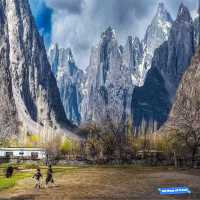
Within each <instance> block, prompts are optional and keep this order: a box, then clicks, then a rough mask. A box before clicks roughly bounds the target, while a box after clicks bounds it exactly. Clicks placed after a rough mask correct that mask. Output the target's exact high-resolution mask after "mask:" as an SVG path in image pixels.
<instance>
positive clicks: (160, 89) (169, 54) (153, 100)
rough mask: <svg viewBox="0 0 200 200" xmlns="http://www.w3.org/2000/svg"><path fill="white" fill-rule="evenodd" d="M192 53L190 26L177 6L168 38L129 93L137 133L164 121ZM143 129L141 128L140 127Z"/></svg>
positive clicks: (185, 16) (181, 7) (192, 43)
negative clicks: (144, 77) (142, 80)
mask: <svg viewBox="0 0 200 200" xmlns="http://www.w3.org/2000/svg"><path fill="white" fill-rule="evenodd" d="M194 52H195V45H194V26H193V22H192V18H191V16H190V13H189V10H188V9H187V8H186V7H185V6H184V5H183V4H181V6H180V8H179V11H178V15H177V18H176V20H175V21H174V23H173V25H172V28H171V31H170V35H169V39H168V41H166V42H164V43H163V44H162V45H161V46H160V47H159V48H158V49H156V51H155V53H154V57H153V59H152V67H151V69H150V70H149V72H148V73H147V77H146V80H145V83H144V86H142V87H137V88H136V89H135V90H134V93H133V99H132V113H133V120H134V122H135V125H136V127H137V129H138V130H140V129H141V128H142V127H143V126H144V127H145V129H146V130H147V131H149V132H153V131H155V130H157V129H158V128H159V127H160V126H161V125H162V124H163V123H164V122H165V121H166V120H167V118H168V115H169V112H170V110H171V105H172V103H173V102H174V98H175V95H176V91H177V88H178V86H179V83H180V81H181V78H182V76H183V74H184V72H185V71H186V69H187V68H188V66H189V65H190V62H191V59H192V56H193V55H194ZM144 127H143V128H144Z"/></svg>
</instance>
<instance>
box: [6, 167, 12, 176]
mask: <svg viewBox="0 0 200 200" xmlns="http://www.w3.org/2000/svg"><path fill="white" fill-rule="evenodd" d="M13 171H14V168H13V167H12V166H11V165H10V166H8V168H7V169H6V178H11V177H12V175H13Z"/></svg>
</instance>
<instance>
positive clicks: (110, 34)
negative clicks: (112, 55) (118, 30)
mask: <svg viewBox="0 0 200 200" xmlns="http://www.w3.org/2000/svg"><path fill="white" fill-rule="evenodd" d="M101 38H102V39H103V40H105V41H110V40H112V39H115V38H116V34H115V30H114V29H113V28H112V27H111V26H109V27H108V28H107V29H106V30H105V31H104V32H103V33H102V34H101Z"/></svg>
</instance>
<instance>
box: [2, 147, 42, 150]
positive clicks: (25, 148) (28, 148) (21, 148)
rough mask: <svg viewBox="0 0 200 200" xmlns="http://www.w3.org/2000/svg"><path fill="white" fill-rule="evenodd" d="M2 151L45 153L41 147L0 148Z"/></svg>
mask: <svg viewBox="0 0 200 200" xmlns="http://www.w3.org/2000/svg"><path fill="white" fill-rule="evenodd" d="M0 151H45V149H44V148H40V147H38V148H37V147H0Z"/></svg>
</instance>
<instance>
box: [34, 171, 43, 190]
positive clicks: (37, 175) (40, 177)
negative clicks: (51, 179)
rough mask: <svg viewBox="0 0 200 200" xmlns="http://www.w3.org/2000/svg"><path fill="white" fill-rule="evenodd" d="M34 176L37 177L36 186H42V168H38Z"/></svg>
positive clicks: (38, 187)
mask: <svg viewBox="0 0 200 200" xmlns="http://www.w3.org/2000/svg"><path fill="white" fill-rule="evenodd" d="M33 178H34V179H35V181H36V183H35V188H36V189H40V188H41V179H42V174H41V172H40V169H39V168H38V169H37V171H36V173H35V174H34V175H33Z"/></svg>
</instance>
